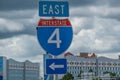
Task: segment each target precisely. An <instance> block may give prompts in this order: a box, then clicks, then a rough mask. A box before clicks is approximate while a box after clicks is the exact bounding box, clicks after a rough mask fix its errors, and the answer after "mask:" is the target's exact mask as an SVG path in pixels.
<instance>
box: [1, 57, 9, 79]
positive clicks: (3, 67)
mask: <svg viewBox="0 0 120 80" xmlns="http://www.w3.org/2000/svg"><path fill="white" fill-rule="evenodd" d="M6 61H7V59H6V57H2V56H0V80H6V79H7V75H6V73H7V71H6Z"/></svg>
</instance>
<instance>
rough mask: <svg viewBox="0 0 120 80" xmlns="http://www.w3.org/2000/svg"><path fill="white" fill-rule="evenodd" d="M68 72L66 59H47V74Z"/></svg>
mask: <svg viewBox="0 0 120 80" xmlns="http://www.w3.org/2000/svg"><path fill="white" fill-rule="evenodd" d="M66 71H67V60H66V59H47V60H46V74H65V73H66Z"/></svg>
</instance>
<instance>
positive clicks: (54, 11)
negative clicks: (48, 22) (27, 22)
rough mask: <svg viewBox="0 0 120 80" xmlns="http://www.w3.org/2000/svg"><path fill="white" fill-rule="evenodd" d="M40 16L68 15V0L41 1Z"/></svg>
mask: <svg viewBox="0 0 120 80" xmlns="http://www.w3.org/2000/svg"><path fill="white" fill-rule="evenodd" d="M39 16H42V17H68V16H69V5H68V2H67V1H40V2H39Z"/></svg>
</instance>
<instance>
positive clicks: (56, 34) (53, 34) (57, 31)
mask: <svg viewBox="0 0 120 80" xmlns="http://www.w3.org/2000/svg"><path fill="white" fill-rule="evenodd" d="M59 33H60V32H59V28H57V29H55V30H54V32H53V33H52V35H51V36H50V38H49V39H48V43H56V46H57V48H60V43H61V42H62V41H61V40H60V34H59ZM54 36H56V40H53V38H54Z"/></svg>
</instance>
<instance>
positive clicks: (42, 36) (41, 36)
mask: <svg viewBox="0 0 120 80" xmlns="http://www.w3.org/2000/svg"><path fill="white" fill-rule="evenodd" d="M37 37H38V41H39V43H40V45H41V46H42V47H43V49H44V50H46V51H47V52H48V53H50V54H52V55H54V56H57V55H60V54H62V53H63V52H64V51H66V50H67V48H68V47H69V46H70V44H71V41H72V37H73V31H72V27H71V24H70V22H69V20H68V19H46V20H45V19H41V20H40V21H39V24H38V27H37Z"/></svg>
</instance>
